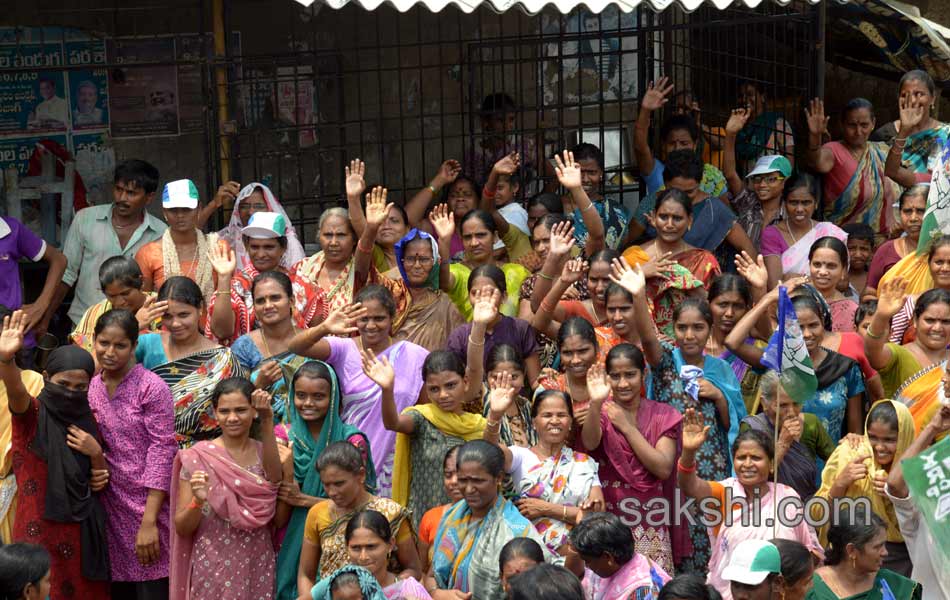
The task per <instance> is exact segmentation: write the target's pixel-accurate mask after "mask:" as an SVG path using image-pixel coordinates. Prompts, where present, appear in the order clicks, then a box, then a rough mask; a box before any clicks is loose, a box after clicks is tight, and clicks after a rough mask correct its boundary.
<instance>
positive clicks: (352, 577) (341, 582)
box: [330, 571, 363, 597]
mask: <svg viewBox="0 0 950 600" xmlns="http://www.w3.org/2000/svg"><path fill="white" fill-rule="evenodd" d="M351 586H355V587H356V588H357V589H359V590H360V597H363V592H362V589H363V588H362V587H361V586H360V578H359V575H357V574H356V573H354V572H353V571H346V572H344V573H340V574H339V575H337V576H336V577H334V578H333V581H332V582H331V583H330V593H331V594H332V593H333V592H336V591H338V590H342V589H343V588H348V587H351Z"/></svg>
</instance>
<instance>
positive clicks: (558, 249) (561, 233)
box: [548, 221, 577, 256]
mask: <svg viewBox="0 0 950 600" xmlns="http://www.w3.org/2000/svg"><path fill="white" fill-rule="evenodd" d="M576 243H577V240H576V239H574V225H573V224H572V223H571V221H561V222H560V223H556V224H555V225H554V227H552V228H551V245H550V247H549V248H548V255H553V256H567V255H568V254H569V253H570V252H571V248H573V247H574V244H576Z"/></svg>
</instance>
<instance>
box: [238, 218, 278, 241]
mask: <svg viewBox="0 0 950 600" xmlns="http://www.w3.org/2000/svg"><path fill="white" fill-rule="evenodd" d="M241 234H242V235H246V236H247V237H249V238H256V239H271V238H279V237H284V236H285V235H287V219H285V218H284V215H282V214H280V213H275V212H256V213H254V214H253V215H251V218H250V220H249V221H248V222H247V227H245V228H244V229H242V230H241Z"/></svg>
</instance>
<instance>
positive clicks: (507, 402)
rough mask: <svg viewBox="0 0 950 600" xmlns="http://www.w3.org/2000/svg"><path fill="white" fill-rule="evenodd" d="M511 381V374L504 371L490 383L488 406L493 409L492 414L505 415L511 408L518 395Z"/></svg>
mask: <svg viewBox="0 0 950 600" xmlns="http://www.w3.org/2000/svg"><path fill="white" fill-rule="evenodd" d="M511 379H512V378H511V373H509V372H507V371H502V372H500V373H498V374H497V375H495V376H494V377H492V378H491V380H490V381H489V382H488V390H489V391H488V405H489V406H490V407H491V408H490V410H491V414H493V415H503V414H505V413H507V412H508V409H509V408H511V404H512V403H513V402H514V401H515V397H516V396H517V395H518V390H516V389H515V386H514V384H513V383H512V382H511Z"/></svg>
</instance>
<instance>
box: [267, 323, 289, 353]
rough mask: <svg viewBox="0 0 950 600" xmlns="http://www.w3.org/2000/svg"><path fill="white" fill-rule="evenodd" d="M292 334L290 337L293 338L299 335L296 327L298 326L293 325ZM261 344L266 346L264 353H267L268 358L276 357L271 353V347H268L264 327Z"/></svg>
mask: <svg viewBox="0 0 950 600" xmlns="http://www.w3.org/2000/svg"><path fill="white" fill-rule="evenodd" d="M290 332H291V336H290V337H293V336H295V335H297V326H296V325H292V326H291V330H290ZM261 343H262V344H264V352H265V355H266V357H268V358H269V357H271V356H274V355H273V354H271V353H270V346H268V345H267V336H266V335H264V327H263V326H262V327H261Z"/></svg>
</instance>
